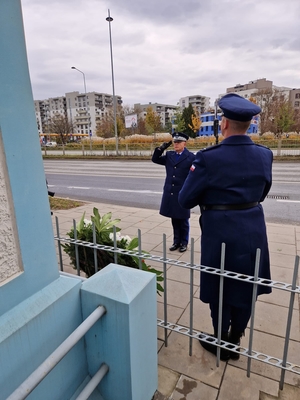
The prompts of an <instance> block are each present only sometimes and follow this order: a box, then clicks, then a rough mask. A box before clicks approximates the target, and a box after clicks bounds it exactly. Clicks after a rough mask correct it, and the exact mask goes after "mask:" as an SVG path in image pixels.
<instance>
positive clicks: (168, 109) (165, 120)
mask: <svg viewBox="0 0 300 400" xmlns="http://www.w3.org/2000/svg"><path fill="white" fill-rule="evenodd" d="M149 107H150V108H151V109H152V110H153V111H154V112H155V113H156V114H157V115H159V117H160V121H161V124H162V126H163V127H165V126H166V125H167V124H169V123H171V122H172V118H173V116H174V115H175V113H176V111H177V108H178V107H177V106H174V105H170V104H161V103H147V104H140V103H136V104H134V109H135V110H137V111H138V118H142V119H145V118H146V115H147V109H148V108H149Z"/></svg>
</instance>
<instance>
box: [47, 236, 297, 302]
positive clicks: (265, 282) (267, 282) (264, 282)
mask: <svg viewBox="0 0 300 400" xmlns="http://www.w3.org/2000/svg"><path fill="white" fill-rule="evenodd" d="M54 239H55V240H58V241H60V242H65V243H70V244H74V245H77V246H84V247H90V248H96V249H99V250H105V251H109V252H112V253H114V252H115V253H119V254H126V255H130V256H135V257H138V258H142V259H144V260H150V261H154V262H160V263H162V264H163V263H166V264H169V265H174V266H177V267H182V268H187V269H193V270H195V271H199V272H206V273H208V274H213V275H219V276H221V275H222V276H223V277H226V278H229V279H235V280H238V281H243V282H248V283H252V284H253V282H254V277H253V276H251V275H245V274H239V273H236V272H232V271H227V270H225V271H224V272H223V273H222V272H221V270H220V269H219V268H213V267H207V266H204V265H200V264H194V265H191V263H189V262H184V261H179V260H174V259H172V258H164V257H161V256H156V255H151V254H149V253H145V254H140V253H139V251H138V250H137V251H133V250H126V249H119V248H116V249H115V248H114V247H112V246H106V245H102V244H96V245H95V244H94V243H91V242H85V241H82V240H75V239H69V238H58V237H57V236H54ZM255 284H257V285H261V286H268V287H271V288H276V289H279V290H283V291H287V292H293V293H298V294H300V286H296V287H295V289H293V288H292V284H290V283H284V282H280V281H274V280H271V279H264V278H258V280H257V281H255Z"/></svg>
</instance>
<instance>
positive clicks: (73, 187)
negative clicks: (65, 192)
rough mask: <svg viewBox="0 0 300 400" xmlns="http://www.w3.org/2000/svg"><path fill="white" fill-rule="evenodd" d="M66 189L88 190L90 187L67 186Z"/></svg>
mask: <svg viewBox="0 0 300 400" xmlns="http://www.w3.org/2000/svg"><path fill="white" fill-rule="evenodd" d="M67 189H84V190H88V189H91V188H90V187H83V186H67Z"/></svg>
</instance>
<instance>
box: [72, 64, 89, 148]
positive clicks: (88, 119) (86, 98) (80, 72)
mask: <svg viewBox="0 0 300 400" xmlns="http://www.w3.org/2000/svg"><path fill="white" fill-rule="evenodd" d="M71 69H76V71H78V72H80V73H81V74H82V76H83V85H84V95H85V103H86V110H87V113H88V101H87V95H86V83H85V74H84V72H82V71H80V69H78V68H76V67H71ZM90 125H91V121H90V116H89V113H88V133H89V137H90V151H91V153H92V137H91V132H90Z"/></svg>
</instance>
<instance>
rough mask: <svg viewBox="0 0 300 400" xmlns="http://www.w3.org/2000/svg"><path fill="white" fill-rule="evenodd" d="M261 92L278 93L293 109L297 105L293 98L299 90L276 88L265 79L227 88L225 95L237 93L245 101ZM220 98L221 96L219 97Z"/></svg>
mask: <svg viewBox="0 0 300 400" xmlns="http://www.w3.org/2000/svg"><path fill="white" fill-rule="evenodd" d="M262 90H266V91H268V90H273V91H275V90H276V91H277V92H280V94H281V95H283V96H284V97H285V98H286V99H287V100H289V101H290V102H291V104H292V106H293V107H294V108H296V107H297V106H295V103H296V104H297V101H295V100H296V99H295V97H293V96H295V95H296V92H297V90H298V92H300V89H291V88H288V87H285V86H276V85H274V84H273V82H272V81H268V80H266V79H265V78H261V79H257V80H255V81H250V82H249V83H246V84H243V85H241V84H237V85H235V86H233V87H230V88H227V89H226V93H237V94H238V95H239V96H242V97H245V98H246V99H250V98H251V97H252V98H255V96H256V95H257V92H259V91H262ZM220 97H221V96H220Z"/></svg>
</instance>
